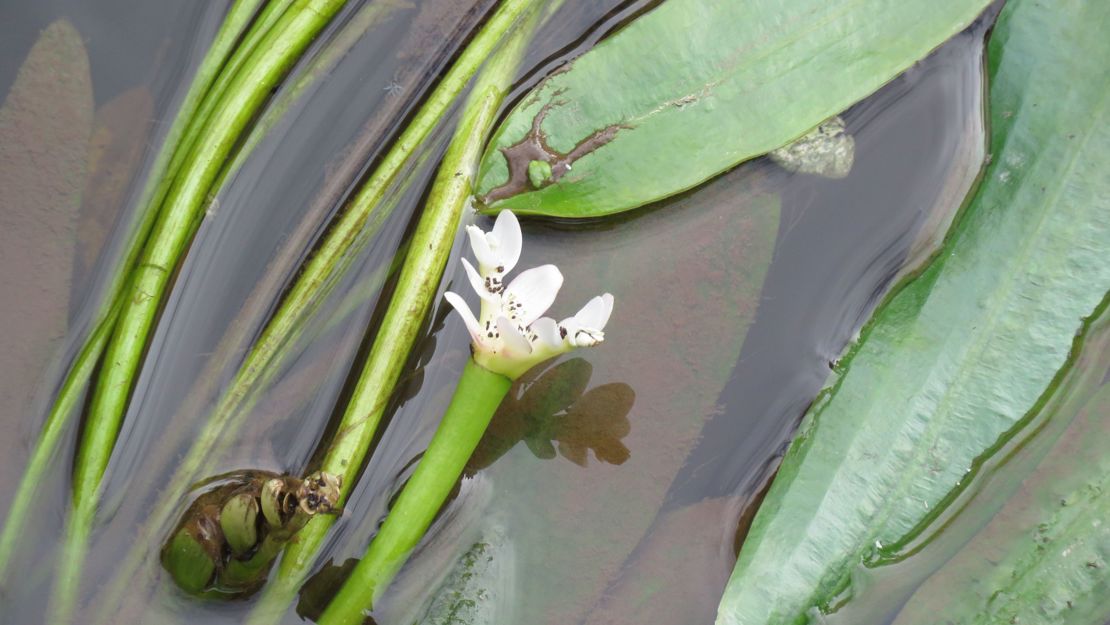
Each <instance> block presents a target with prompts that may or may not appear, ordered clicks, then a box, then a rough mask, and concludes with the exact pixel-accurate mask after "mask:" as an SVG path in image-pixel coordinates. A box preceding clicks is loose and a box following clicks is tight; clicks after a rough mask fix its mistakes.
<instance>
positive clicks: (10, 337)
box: [0, 20, 93, 488]
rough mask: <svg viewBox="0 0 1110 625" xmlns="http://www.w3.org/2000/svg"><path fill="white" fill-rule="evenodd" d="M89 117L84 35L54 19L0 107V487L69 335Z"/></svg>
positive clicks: (17, 459)
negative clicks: (0, 433) (47, 371)
mask: <svg viewBox="0 0 1110 625" xmlns="http://www.w3.org/2000/svg"><path fill="white" fill-rule="evenodd" d="M92 112H93V90H92V80H91V78H90V76H89V61H88V56H87V55H86V53H85V47H84V44H83V43H82V41H81V35H80V34H79V33H78V32H77V30H76V29H75V28H74V27H73V25H72V24H70V23H69V22H68V21H66V20H58V21H56V22H54V23H53V24H51V25H50V26H49V27H47V28H46V29H45V30H44V31H43V32H42V34H41V35H40V36H39V38H38V41H36V42H35V45H34V47H32V48H31V52H30V53H29V54H28V56H27V59H26V61H24V63H23V66H22V67H20V69H19V74H18V75H17V76H16V79H15V83H14V84H13V85H12V87H11V91H10V92H9V93H8V95H7V98H6V100H5V101H4V104H3V107H0V189H2V190H3V192H2V193H0V293H3V294H4V303H3V305H2V306H0V327H2V328H3V329H4V332H3V333H0V427H2V428H4V430H5V431H6V432H9V433H11V434H9V435H7V436H4V437H3V440H4V441H5V444H4V446H3V448H0V458H3V460H2V461H0V475H2V476H4V478H3V479H2V480H0V488H8V487H11V486H12V485H13V484H12V480H14V479H15V478H17V477H18V476H19V474H20V471H21V470H22V467H23V465H24V462H25V461H26V442H27V441H26V440H24V439H25V438H27V437H31V438H33V434H31V431H32V430H33V428H34V424H35V423H37V420H36V419H34V418H32V416H31V415H30V414H29V410H30V406H31V401H32V398H33V396H34V391H35V387H36V386H37V385H39V384H41V383H42V374H43V369H44V368H45V366H46V364H47V362H48V361H49V360H50V356H51V354H52V353H53V352H54V350H55V348H56V347H57V345H58V343H59V341H60V340H61V339H62V337H63V335H64V334H65V331H66V324H67V308H68V300H69V285H70V272H71V269H72V267H73V255H74V229H75V227H76V215H77V208H78V206H79V205H80V201H81V188H82V186H83V185H84V182H85V156H86V150H87V146H88V140H89V133H90V129H91V127H92V118H93V113H92ZM17 431H18V432H20V434H21V435H20V436H16V435H14V432H17ZM17 450H18V451H17Z"/></svg>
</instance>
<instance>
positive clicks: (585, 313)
mask: <svg viewBox="0 0 1110 625" xmlns="http://www.w3.org/2000/svg"><path fill="white" fill-rule="evenodd" d="M612 313H613V296H612V295H611V294H609V293H606V294H604V295H598V296H597V297H595V298H593V299H591V300H590V301H588V302H586V305H585V306H583V307H582V310H579V311H578V312H577V313H575V315H574V318H575V319H577V320H578V323H580V324H582V327H583V328H590V329H592V330H603V329H604V328H605V324H606V323H608V322H609V315H611V314H612Z"/></svg>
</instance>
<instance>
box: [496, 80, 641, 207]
mask: <svg viewBox="0 0 1110 625" xmlns="http://www.w3.org/2000/svg"><path fill="white" fill-rule="evenodd" d="M562 104H565V102H562V101H559V100H555V101H552V102H549V103H547V104H545V105H544V106H543V107H542V108H540V110H539V112H537V113H536V116H535V117H534V118H532V128H531V129H530V130H529V131H528V132H527V133H526V134H525V135H524V138H523V139H521V140H520V141H519V142H517V143H514V144H513V145H510V146H508V147H504V148H500V151H501V153H502V154H504V155H505V160H506V161H507V162H508V165H509V180H508V181H507V182H506V183H505V184H503V185H501V186H499V187H495V188H493V189H491V190H490V192H489V193H487V194H486V195H484V196H483V197H481V198H479V200H480V201H481V202H482V203H483V204H487V205H489V204H492V203H494V202H498V201H500V200H504V199H506V198H510V197H512V196H514V195H519V194H521V193H527V192H529V191H533V190H534V189H535V188H534V187H533V186H532V183H531V181H530V180H529V179H528V164H529V163H531V162H532V161H542V162H544V163H547V164H548V165H551V177H550V179H548V180H546V181H544V183H543V184H542V185H541V187H540V188H543V187H545V186H548V185H551V184H554V183H556V182H558V181H559V179H560V178H562V177H563V176H565V175H566V173H567V172H569V171H570V170H571V169H572V167H573V165H574V163H575V162H576V161H578V159H580V158H582V157H583V156H586V155H587V154H589V153H591V152H593V151H594V150H597V149H598V148H600V147H601V146H603V145H605V144H606V143H609V142H610V141H612V140H613V139H614V138H616V136H617V133H618V132H619V131H621V130H622V129H627V128H630V126H627V125H624V124H612V125H609V126H606V127H604V128H601V129H600V130H595V131H593V132H592V133H590V134H589V135H588V136H587V137H586V138H585V139H582V140H581V141H579V142H578V143H577V144H575V146H574V147H573V148H572V149H571V151H570V152H567V153H566V154H562V153H560V152H559V151H558V150H556V149H555V148H553V147H551V146H550V145H549V144H548V143H547V135H546V134H545V133H544V131H543V128H542V126H543V120H544V118H545V117H547V112H548V111H550V110H551V107H553V106H559V105H562Z"/></svg>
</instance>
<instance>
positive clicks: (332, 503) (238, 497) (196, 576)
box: [162, 471, 339, 597]
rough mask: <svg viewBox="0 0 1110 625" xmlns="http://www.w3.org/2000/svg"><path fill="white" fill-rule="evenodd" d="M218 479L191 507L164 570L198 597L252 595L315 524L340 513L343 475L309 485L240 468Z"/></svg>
mask: <svg viewBox="0 0 1110 625" xmlns="http://www.w3.org/2000/svg"><path fill="white" fill-rule="evenodd" d="M219 481H220V482H221V483H220V484H219V485H218V486H216V487H215V488H212V489H210V490H207V491H205V492H204V493H202V494H201V495H199V496H198V497H197V498H196V499H194V500H193V502H192V503H191V504H189V507H188V508H187V509H186V510H185V512H184V513H183V514H182V515H181V519H180V520H179V521H178V524H177V528H176V529H175V530H174V531H173V534H172V535H171V536H170V538H169V539H168V540H167V541H166V544H165V545H163V547H162V566H163V567H165V569H166V571H167V572H169V574H170V576H171V577H172V578H173V580H174V582H175V583H176V584H177V585H178V586H179V587H180V588H181V589H183V590H185V591H186V592H189V593H192V594H204V595H207V596H215V597H239V596H243V595H249V594H250V593H252V592H254V591H255V590H257V589H258V588H259V587H261V585H262V584H263V583H265V581H266V573H267V572H269V570H270V567H271V566H272V565H273V562H274V558H276V557H277V555H278V553H280V551H281V549H282V547H284V546H285V544H286V543H288V542H289V541H290V540H293V539H294V538H295V537H296V535H297V532H299V531H300V530H301V529H302V528H303V527H304V526H305V524H306V523H308V521H309V519H311V518H312V517H314V516H316V515H317V514H335V513H338V512H339V508H338V501H339V478H338V477H337V476H334V475H331V474H330V473H324V472H319V471H318V472H315V473H313V474H311V475H308V476H306V477H305V478H304V479H303V480H302V479H298V478H295V477H291V476H288V475H276V474H273V473H270V472H267V471H238V472H235V473H233V474H229V475H222V476H220V477H219Z"/></svg>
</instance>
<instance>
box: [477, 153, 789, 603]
mask: <svg viewBox="0 0 1110 625" xmlns="http://www.w3.org/2000/svg"><path fill="white" fill-rule="evenodd" d="M778 223H779V197H778V193H777V192H776V190H775V189H774V188H773V185H772V184H771V183H770V182H769V181H768V180H767V179H766V177H765V176H764V173H763V171H761V168H751V169H747V168H745V170H738V171H737V172H735V173H733V174H730V175H729V176H726V177H722V178H720V179H718V180H716V181H714V182H713V183H711V184H710V185H708V186H706V187H705V188H703V189H700V190H699V191H698V193H696V194H692V195H691V196H689V197H688V198H682V199H680V200H676V201H675V202H674V203H673V204H672V205H670V206H668V207H667V208H666V209H665V210H659V211H654V212H651V213H646V214H642V215H638V216H636V217H635V218H634V219H633V220H632V221H629V222H628V223H624V224H622V225H621V226H620V227H619V228H601V229H595V230H584V231H576V232H574V233H573V234H571V235H569V236H543V235H541V234H539V233H532V232H526V233H525V238H526V239H528V240H529V241H531V243H529V245H528V246H527V247H526V250H525V251H526V252H527V253H529V254H530V255H532V256H530V258H534V259H536V260H537V261H538V260H539V259H550V258H552V255H553V254H557V257H558V258H559V259H560V260H559V268H560V270H561V271H562V273H563V275H564V276H565V277H566V283H565V284H564V286H563V289H562V290H561V291H560V293H559V302H561V304H559V305H560V307H561V309H560V310H556V311H554V313H553V314H554V316H555V317H556V318H561V317H562V316H565V314H568V313H572V312H573V311H575V310H577V309H578V308H579V307H580V306H581V305H582V304H583V303H584V302H586V301H587V299H589V298H590V297H593V296H594V295H596V294H597V293H601V292H603V291H611V292H612V293H613V295H614V296H615V298H616V302H617V304H616V307H615V309H614V311H613V319H612V320H611V321H610V322H609V324H608V325H607V326H606V331H605V343H604V345H602V346H601V347H598V348H597V349H591V350H582V351H579V352H577V353H576V359H574V360H570V361H567V362H564V363H561V364H558V365H555V366H554V367H552V368H550V369H548V371H545V372H544V373H543V374H541V375H540V376H539V377H538V378H537V380H536V381H535V382H533V383H532V386H531V387H528V388H524V389H523V390H524V391H525V392H524V393H523V395H516V397H519V401H518V402H516V404H517V405H519V406H521V407H522V408H523V409H525V410H535V411H536V412H538V413H539V414H538V418H536V419H534V420H530V421H526V422H525V424H527V423H530V422H534V423H535V424H536V430H535V431H534V432H535V434H533V431H532V430H531V429H530V428H529V427H527V425H525V427H521V428H519V429H518V430H517V433H516V434H513V432H514V429H515V428H514V426H513V423H514V421H513V420H511V419H507V418H506V419H502V420H501V421H500V424H501V425H499V427H498V429H497V430H492V429H491V431H490V432H489V433H487V436H489V437H490V439H489V440H487V441H486V442H485V443H484V447H485V448H486V449H487V450H489V449H494V450H497V451H496V453H498V454H499V453H502V451H503V447H502V445H501V442H502V441H504V440H505V439H506V438H508V439H509V440H512V439H514V438H515V439H516V440H521V439H523V442H520V443H518V444H516V445H515V446H514V447H512V448H511V450H509V451H508V452H507V453H505V454H504V456H502V457H501V458H500V459H499V460H497V461H496V462H494V463H493V465H492V466H490V467H489V468H488V469H485V470H484V471H483V476H485V477H487V478H489V479H490V480H491V482H492V484H493V487H494V489H495V491H496V493H497V494H496V496H495V497H494V498H493V500H492V501H491V503H490V510H489V512H488V514H489V515H490V516H492V517H494V518H502V519H504V522H505V523H506V524H507V526H508V527H511V528H512V538H513V542H514V545H515V553H516V558H517V565H516V571H517V577H518V588H517V590H518V592H517V593H516V594H515V595H513V597H512V598H513V601H514V604H515V607H516V611H515V612H514V615H515V616H516V619H517V620H515V621H513V622H516V623H528V624H529V625H564V624H566V623H581V622H582V621H583V619H584V618H585V617H586V615H587V613H588V612H589V610H590V609H591V608H592V607H593V606H594V605H595V604H596V603H597V601H598V600H599V599H600V598H601V596H602V593H603V592H604V590H605V588H606V585H607V583H608V582H609V581H610V580H613V579H615V578H616V577H617V575H618V573H619V572H620V571H621V569H622V567H623V565H624V563H625V562H626V560H627V559H628V557H629V554H631V553H632V552H633V550H635V549H636V546H637V544H639V543H640V541H641V539H642V538H643V537H644V535H645V533H646V532H647V531H648V529H649V528H650V527H651V526H652V523H653V521H654V519H655V517H656V515H657V513H658V511H659V509H660V507H661V506H662V505H663V501H664V498H665V496H666V493H667V491H668V489H669V488H670V486H671V483H672V481H673V480H674V478H675V475H676V474H677V473H678V471H679V469H680V468H681V467H682V465H683V463H684V461H685V459H686V457H687V455H688V454H689V452H690V450H691V449H692V448H693V447H694V445H695V444H696V443H697V441H698V438H699V436H700V433H701V430H702V427H703V426H704V424H705V421H706V419H708V418H709V417H710V416H712V415H714V414H716V412H717V410H718V406H717V402H718V397H719V396H720V393H721V390H722V389H723V388H724V385H725V384H726V383H727V381H728V379H729V376H730V374H731V370H732V367H733V365H734V364H735V363H736V360H737V358H738V357H739V354H740V349H741V346H742V345H743V343H744V337H745V336H746V333H747V328H748V326H749V324H750V323H751V322H752V320H753V319H754V316H755V311H756V308H757V307H758V304H759V294H760V292H761V289H762V285H763V279H764V276H765V274H766V271H767V267H768V265H769V264H770V261H771V256H772V252H773V249H774V242H775V236H776V234H777V231H778ZM530 258H525V259H524V260H523V261H522V263H521V264H522V266H528V265H531V264H533V263H532V262H531V261H530ZM694 276H696V279H695V278H694ZM577 358H582V359H585V360H587V361H589V363H590V365H592V366H591V367H589V368H583V367H581V366H580V365H579V364H577V362H576V361H577ZM572 363H574V364H572ZM582 374H586V375H589V377H588V381H587V380H581V379H579V376H580V375H582ZM541 384H542V385H545V386H547V387H548V388H550V389H556V390H557V389H560V388H562V389H563V390H562V392H561V393H559V392H556V396H558V395H559V394H561V395H562V397H563V398H564V401H562V402H559V401H556V399H544V398H543V397H541V394H542V393H540V392H537V393H536V394H535V395H533V390H536V391H541V390H542V389H540V388H537V387H538V386H539V385H541ZM583 389H584V390H583ZM520 390H521V389H520V388H519V387H518V388H516V389H514V390H513V391H510V392H511V393H519V392H520ZM629 403H631V406H630V409H629ZM543 413H559V414H560V415H561V416H558V415H556V416H554V417H553V418H551V419H547V418H546V417H545V415H544V414H543ZM624 413H627V416H625V415H624ZM503 416H504V415H503ZM559 421H564V422H563V423H562V425H557V424H558V423H559ZM545 423H546V424H551V425H553V426H554V427H552V428H551V429H550V430H548V429H547V427H545ZM591 423H592V424H594V425H595V428H593V429H591V428H587V427H584V426H585V425H586V424H591ZM545 438H546V439H547V445H543V442H544V439H545Z"/></svg>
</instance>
